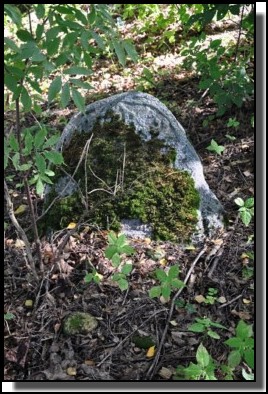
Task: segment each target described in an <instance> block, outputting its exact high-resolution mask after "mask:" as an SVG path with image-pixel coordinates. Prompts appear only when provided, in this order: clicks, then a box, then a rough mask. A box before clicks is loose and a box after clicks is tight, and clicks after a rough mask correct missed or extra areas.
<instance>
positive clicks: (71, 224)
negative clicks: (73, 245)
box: [66, 222, 76, 230]
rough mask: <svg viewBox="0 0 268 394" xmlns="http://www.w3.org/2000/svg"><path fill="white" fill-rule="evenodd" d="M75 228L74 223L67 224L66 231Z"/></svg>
mask: <svg viewBox="0 0 268 394" xmlns="http://www.w3.org/2000/svg"><path fill="white" fill-rule="evenodd" d="M75 227H76V223H74V222H71V223H69V224H68V226H67V227H66V228H67V229H68V230H72V229H73V228H75Z"/></svg>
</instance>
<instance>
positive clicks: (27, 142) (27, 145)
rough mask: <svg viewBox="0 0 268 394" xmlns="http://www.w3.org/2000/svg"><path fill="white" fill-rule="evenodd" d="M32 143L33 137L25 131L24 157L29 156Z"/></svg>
mask: <svg viewBox="0 0 268 394" xmlns="http://www.w3.org/2000/svg"><path fill="white" fill-rule="evenodd" d="M33 142H34V139H33V136H32V134H31V132H30V131H29V130H27V132H26V134H25V140H24V143H25V148H24V153H25V154H26V155H29V154H30V152H31V151H32V147H33Z"/></svg>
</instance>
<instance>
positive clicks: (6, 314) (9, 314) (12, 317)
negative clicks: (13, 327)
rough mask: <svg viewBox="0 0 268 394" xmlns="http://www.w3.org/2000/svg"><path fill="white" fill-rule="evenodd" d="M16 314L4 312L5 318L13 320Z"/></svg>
mask: <svg viewBox="0 0 268 394" xmlns="http://www.w3.org/2000/svg"><path fill="white" fill-rule="evenodd" d="M14 317H15V315H13V313H10V312H7V313H5V314H4V319H5V320H12V319H14Z"/></svg>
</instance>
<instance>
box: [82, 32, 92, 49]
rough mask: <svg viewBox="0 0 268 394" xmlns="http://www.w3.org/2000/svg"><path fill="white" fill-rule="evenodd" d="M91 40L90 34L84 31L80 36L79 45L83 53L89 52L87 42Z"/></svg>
mask: <svg viewBox="0 0 268 394" xmlns="http://www.w3.org/2000/svg"><path fill="white" fill-rule="evenodd" d="M90 39H91V34H90V33H89V31H87V30H84V31H83V33H82V34H81V44H82V47H83V48H84V49H85V51H88V50H89V47H90V45H89V40H90Z"/></svg>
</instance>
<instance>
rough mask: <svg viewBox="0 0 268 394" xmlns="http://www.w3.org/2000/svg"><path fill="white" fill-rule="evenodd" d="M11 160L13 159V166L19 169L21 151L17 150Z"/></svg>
mask: <svg viewBox="0 0 268 394" xmlns="http://www.w3.org/2000/svg"><path fill="white" fill-rule="evenodd" d="M11 160H12V163H13V166H14V167H15V169H16V170H17V169H18V165H19V162H20V154H19V152H16V153H15V155H13V156H12V158H11Z"/></svg>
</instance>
